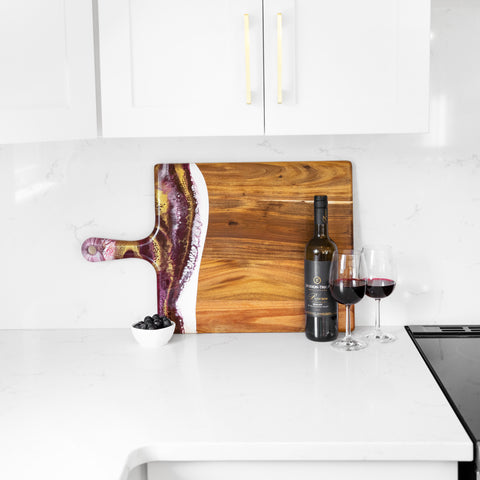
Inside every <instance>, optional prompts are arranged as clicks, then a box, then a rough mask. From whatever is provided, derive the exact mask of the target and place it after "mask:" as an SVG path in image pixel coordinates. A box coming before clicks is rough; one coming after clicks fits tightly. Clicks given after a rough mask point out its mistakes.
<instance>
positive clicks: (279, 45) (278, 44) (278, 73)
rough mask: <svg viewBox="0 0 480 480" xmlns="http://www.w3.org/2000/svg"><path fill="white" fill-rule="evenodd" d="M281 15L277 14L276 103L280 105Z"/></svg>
mask: <svg viewBox="0 0 480 480" xmlns="http://www.w3.org/2000/svg"><path fill="white" fill-rule="evenodd" d="M282 56H283V55H282V14H281V13H277V103H282Z"/></svg>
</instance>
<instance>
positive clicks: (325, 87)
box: [264, 0, 430, 135]
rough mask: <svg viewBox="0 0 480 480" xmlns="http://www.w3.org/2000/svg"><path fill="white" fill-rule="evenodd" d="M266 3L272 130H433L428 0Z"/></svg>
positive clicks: (272, 0)
mask: <svg viewBox="0 0 480 480" xmlns="http://www.w3.org/2000/svg"><path fill="white" fill-rule="evenodd" d="M264 6H265V7H264V8H265V11H264V25H265V133H266V134H267V135H282V134H351V133H395V132H399V133H405V132H425V131H427V129H428V97H429V44H430V0H401V1H399V0H361V1H358V0H335V1H329V0H328V1H327V0H296V1H295V0H264ZM279 14H281V17H282V25H281V26H280V25H279V24H278V23H279V20H278V17H279ZM280 33H281V34H282V38H281V42H282V46H281V50H282V54H283V58H280V59H278V58H277V51H278V41H279V40H278V37H279V35H280ZM279 61H281V62H282V68H281V72H279V71H278V70H279V69H278V62H279ZM279 79H280V81H281V84H282V85H281V86H282V90H283V92H282V97H283V98H282V103H278V99H277V96H278V88H279V87H278V85H279Z"/></svg>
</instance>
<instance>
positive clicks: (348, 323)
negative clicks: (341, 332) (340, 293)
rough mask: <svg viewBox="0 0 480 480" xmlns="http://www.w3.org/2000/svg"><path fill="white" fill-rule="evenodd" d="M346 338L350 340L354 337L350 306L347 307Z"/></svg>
mask: <svg viewBox="0 0 480 480" xmlns="http://www.w3.org/2000/svg"><path fill="white" fill-rule="evenodd" d="M345 313H346V318H345V338H350V337H351V336H352V326H351V324H350V305H345Z"/></svg>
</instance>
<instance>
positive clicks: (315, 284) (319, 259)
mask: <svg viewBox="0 0 480 480" xmlns="http://www.w3.org/2000/svg"><path fill="white" fill-rule="evenodd" d="M313 204H314V213H315V215H314V219H315V220H314V221H315V229H314V234H313V238H312V239H311V240H310V241H309V242H308V243H307V245H306V246H305V335H306V336H307V338H308V339H310V340H313V341H316V342H329V341H331V340H335V339H336V338H337V336H338V320H337V303H336V302H335V300H334V299H333V298H332V295H331V294H330V289H329V281H328V280H329V274H330V263H331V260H332V256H333V252H335V251H336V250H337V246H336V245H335V243H334V242H333V241H332V240H331V239H330V237H329V236H328V198H327V196H326V195H315V197H314V202H313Z"/></svg>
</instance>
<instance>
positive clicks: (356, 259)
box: [329, 250, 367, 352]
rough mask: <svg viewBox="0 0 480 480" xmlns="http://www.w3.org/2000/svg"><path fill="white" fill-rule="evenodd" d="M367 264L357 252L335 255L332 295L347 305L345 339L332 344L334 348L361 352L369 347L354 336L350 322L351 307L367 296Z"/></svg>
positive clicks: (347, 251)
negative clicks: (365, 273) (365, 274)
mask: <svg viewBox="0 0 480 480" xmlns="http://www.w3.org/2000/svg"><path fill="white" fill-rule="evenodd" d="M364 272H365V263H364V258H363V254H362V253H361V252H359V251H356V250H344V251H338V252H334V253H333V257H332V263H331V266H330V279H329V280H330V281H329V285H330V293H331V294H332V297H333V298H334V299H335V300H336V301H337V302H338V303H341V304H343V305H345V309H346V320H345V337H343V338H341V339H338V340H336V341H335V342H333V343H332V347H334V348H336V349H339V350H344V351H347V352H349V351H355V350H361V349H362V348H365V347H366V346H367V343H366V342H364V341H363V340H359V339H357V338H355V337H354V336H353V335H352V332H351V322H350V309H351V306H352V305H354V304H356V303H358V302H359V301H360V300H361V299H362V298H363V297H364V295H365V290H366V280H365V278H364Z"/></svg>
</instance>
